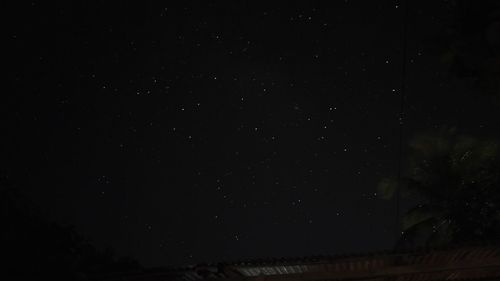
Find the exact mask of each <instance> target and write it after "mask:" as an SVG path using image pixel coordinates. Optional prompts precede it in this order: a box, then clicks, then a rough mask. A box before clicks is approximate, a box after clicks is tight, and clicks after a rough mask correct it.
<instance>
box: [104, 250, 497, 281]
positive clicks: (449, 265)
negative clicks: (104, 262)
mask: <svg viewBox="0 0 500 281" xmlns="http://www.w3.org/2000/svg"><path fill="white" fill-rule="evenodd" d="M139 276H140V278H139ZM147 276H150V277H151V278H150V279H148V277H147ZM153 276H154V278H153ZM484 278H496V279H498V280H500V245H499V244H494V245H484V246H481V245H479V246H467V247H456V248H448V249H418V250H416V251H412V252H400V253H395V252H393V253H389V252H385V253H372V254H365V255H351V256H322V257H303V258H290V259H283V258H281V259H261V260H247V261H238V262H232V263H216V264H207V265H197V266H191V267H187V268H183V269H174V270H163V271H162V270H156V271H155V272H144V273H143V274H138V275H135V277H133V276H130V275H129V276H127V277H125V278H124V277H123V276H122V277H121V278H120V279H109V280H171V281H203V280H213V281H252V279H255V281H334V280H365V281H388V280H390V281H442V280H450V281H454V280H464V279H467V280H476V279H484Z"/></svg>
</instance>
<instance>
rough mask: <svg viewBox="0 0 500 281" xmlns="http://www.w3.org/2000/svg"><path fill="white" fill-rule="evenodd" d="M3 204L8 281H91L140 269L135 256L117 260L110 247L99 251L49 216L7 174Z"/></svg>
mask: <svg viewBox="0 0 500 281" xmlns="http://www.w3.org/2000/svg"><path fill="white" fill-rule="evenodd" d="M0 203H1V213H0V217H1V220H2V232H1V239H0V243H1V249H2V251H1V255H2V260H3V261H7V264H6V268H7V273H8V276H9V278H10V279H9V280H27V278H30V279H31V278H41V277H50V279H51V280H88V277H89V276H96V275H100V274H104V273H108V272H123V271H131V270H137V269H140V265H139V264H138V263H137V262H136V261H134V260H132V259H129V258H121V259H116V258H115V256H114V254H113V252H112V251H111V250H109V249H108V250H106V251H104V252H101V251H98V250H97V249H96V248H95V247H94V246H93V245H92V244H91V243H90V242H89V241H88V240H86V239H84V238H83V237H82V236H81V235H80V234H79V233H77V232H76V231H75V229H74V227H72V226H63V225H61V224H58V223H56V222H52V221H50V220H48V219H46V218H45V217H44V216H43V215H41V213H42V212H41V211H40V209H39V208H37V207H36V204H34V203H33V202H32V201H31V200H29V198H28V197H27V196H24V195H23V194H22V193H21V192H20V191H19V189H18V188H15V187H13V186H12V185H10V184H9V183H8V181H7V178H6V177H5V176H2V177H1V183H0Z"/></svg>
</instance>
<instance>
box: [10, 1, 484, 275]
mask: <svg viewBox="0 0 500 281" xmlns="http://www.w3.org/2000/svg"><path fill="white" fill-rule="evenodd" d="M46 2H47V1H35V2H26V3H23V4H20V3H19V4H16V5H17V6H15V7H10V11H11V15H10V17H9V23H8V34H6V35H5V36H6V37H8V40H9V43H10V44H9V47H10V48H11V49H9V51H8V52H6V53H5V54H6V56H7V58H6V61H7V65H8V67H9V74H8V75H9V78H10V79H9V80H10V85H9V88H10V89H12V90H10V91H9V94H8V95H6V96H2V99H3V100H4V102H2V104H3V105H2V111H3V112H2V120H4V121H6V122H5V126H4V129H3V131H4V132H6V133H7V135H8V138H5V139H4V140H3V143H4V145H2V154H3V155H4V157H2V162H1V163H2V168H3V170H4V172H5V173H7V174H8V175H10V177H11V178H13V179H15V180H16V181H17V184H18V185H19V186H22V188H23V189H24V190H25V192H28V193H29V194H31V196H32V197H33V198H35V200H36V202H37V203H38V204H40V206H42V207H43V208H44V210H46V211H47V212H48V213H49V214H50V215H51V216H52V217H54V218H56V219H57V220H59V221H61V222H65V223H69V224H73V225H75V226H76V228H77V229H78V230H79V231H80V232H81V233H83V234H84V235H85V236H86V237H89V239H91V240H92V241H93V242H94V243H95V244H96V245H98V246H99V247H102V248H104V247H112V248H113V249H115V250H116V252H117V253H118V254H119V255H126V256H130V257H133V258H135V259H137V260H138V261H140V262H141V263H142V264H144V265H146V266H164V265H185V264H194V263H199V262H213V261H221V260H239V259H245V258H262V257H290V256H306V255H320V254H339V253H356V252H367V251H374V250H381V249H390V248H392V247H393V244H394V232H395V231H396V229H395V228H394V220H395V217H394V210H395V208H394V203H393V202H392V201H386V200H381V199H380V198H378V196H377V183H378V182H379V181H380V180H381V179H382V178H384V177H387V176H394V175H396V174H397V172H398V163H399V162H398V160H399V157H400V150H399V144H400V133H401V127H400V110H401V95H402V81H403V76H402V67H403V63H404V62H405V63H406V68H407V71H406V76H405V77H404V81H405V83H406V91H405V93H404V99H403V100H404V116H403V120H401V121H402V124H403V125H402V129H403V130H402V132H403V143H406V142H407V140H408V139H409V138H411V136H412V135H413V134H415V133H417V132H419V131H422V130H427V129H432V128H437V127H439V126H441V125H443V124H446V125H450V126H459V127H460V128H462V129H463V130H465V131H471V132H482V131H487V130H491V128H492V127H491V126H492V125H491V122H488V120H491V116H492V115H491V114H492V113H491V112H492V111H491V110H487V109H488V108H489V107H488V104H486V103H485V102H484V101H483V100H481V99H471V98H470V96H468V95H467V94H466V93H465V92H466V91H465V90H463V89H462V88H461V87H459V86H457V85H456V84H455V83H452V82H450V80H449V79H447V78H446V77H445V76H446V75H445V74H444V73H445V72H446V71H445V69H444V66H443V65H442V64H441V62H440V61H439V58H438V55H437V54H436V52H435V50H434V49H433V47H432V42H433V40H434V39H435V37H436V36H438V35H437V34H439V30H443V29H445V27H446V24H447V21H448V20H449V19H448V15H449V10H448V8H447V7H448V6H447V5H448V2H447V1H410V2H411V6H409V7H408V10H405V2H404V1H403V2H401V1H394V0H391V1H389V0H383V1H361V0H334V1H297V2H295V1H266V2H254V1H163V2H159V3H155V2H153V1H151V2H150V1H141V2H140V3H139V2H136V3H133V2H132V1H120V2H114V3H112V2H111V1H105V2H104V1H86V2H85V3H84V4H76V3H72V1H67V2H63V3H59V4H55V3H52V4H49V3H46ZM129 2H130V3H129ZM405 11H407V12H405ZM405 20H406V21H407V33H406V34H407V38H408V41H407V49H406V51H407V53H406V60H404V59H403V58H404V56H403V45H404V44H403V38H404V32H403V31H404V22H405ZM478 108H482V110H478ZM404 147H405V146H404V145H403V148H404ZM404 152H405V150H404V149H403V154H404ZM402 157H404V156H402Z"/></svg>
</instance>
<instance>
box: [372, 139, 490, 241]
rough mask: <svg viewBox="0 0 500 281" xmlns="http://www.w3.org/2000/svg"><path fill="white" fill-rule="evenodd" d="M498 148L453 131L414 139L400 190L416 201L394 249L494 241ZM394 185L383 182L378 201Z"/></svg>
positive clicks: (387, 195)
mask: <svg viewBox="0 0 500 281" xmlns="http://www.w3.org/2000/svg"><path fill="white" fill-rule="evenodd" d="M499 148H500V147H499V145H498V143H497V142H496V141H492V140H482V139H478V138H474V137H469V136H460V135H457V134H456V133H455V132H454V130H443V131H441V132H439V133H434V134H421V135H418V136H416V137H415V138H414V139H413V140H412V141H411V143H410V158H409V161H408V163H407V169H406V171H405V172H404V175H403V177H402V180H401V182H400V188H401V189H402V191H403V192H402V193H403V196H412V198H413V199H415V198H418V201H419V203H417V204H416V205H415V206H414V207H413V208H411V209H409V210H408V211H407V212H406V214H405V216H404V218H403V225H402V227H403V234H402V236H401V238H400V241H399V242H398V245H397V247H406V246H438V245H443V244H449V243H457V242H458V243H459V242H465V241H472V240H493V239H496V238H498V237H499V236H500V158H499V156H500V154H499V153H500V151H499ZM397 185H398V183H397V181H396V179H394V178H387V179H384V180H382V181H381V183H380V184H379V191H380V193H381V195H382V197H384V198H386V199H389V198H392V197H393V196H394V191H395V189H396V188H397Z"/></svg>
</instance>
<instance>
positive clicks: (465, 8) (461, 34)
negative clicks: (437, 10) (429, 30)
mask: <svg viewBox="0 0 500 281" xmlns="http://www.w3.org/2000/svg"><path fill="white" fill-rule="evenodd" d="M450 3H451V6H452V10H453V11H454V13H453V14H454V16H453V19H452V21H451V22H452V24H451V25H450V26H449V28H448V29H447V31H446V33H443V34H441V35H440V36H441V37H443V38H445V39H444V40H442V39H441V40H439V41H440V42H442V43H443V44H442V46H443V50H442V52H441V53H442V59H443V61H444V62H445V63H446V64H448V65H449V69H450V73H451V74H453V75H454V76H456V77H458V78H459V79H460V80H462V81H467V82H469V84H471V85H472V86H474V87H475V88H477V89H479V92H480V93H483V94H489V95H493V96H495V97H496V98H497V101H499V100H500V2H499V1H496V0H484V1H476V0H455V1H450Z"/></svg>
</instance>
